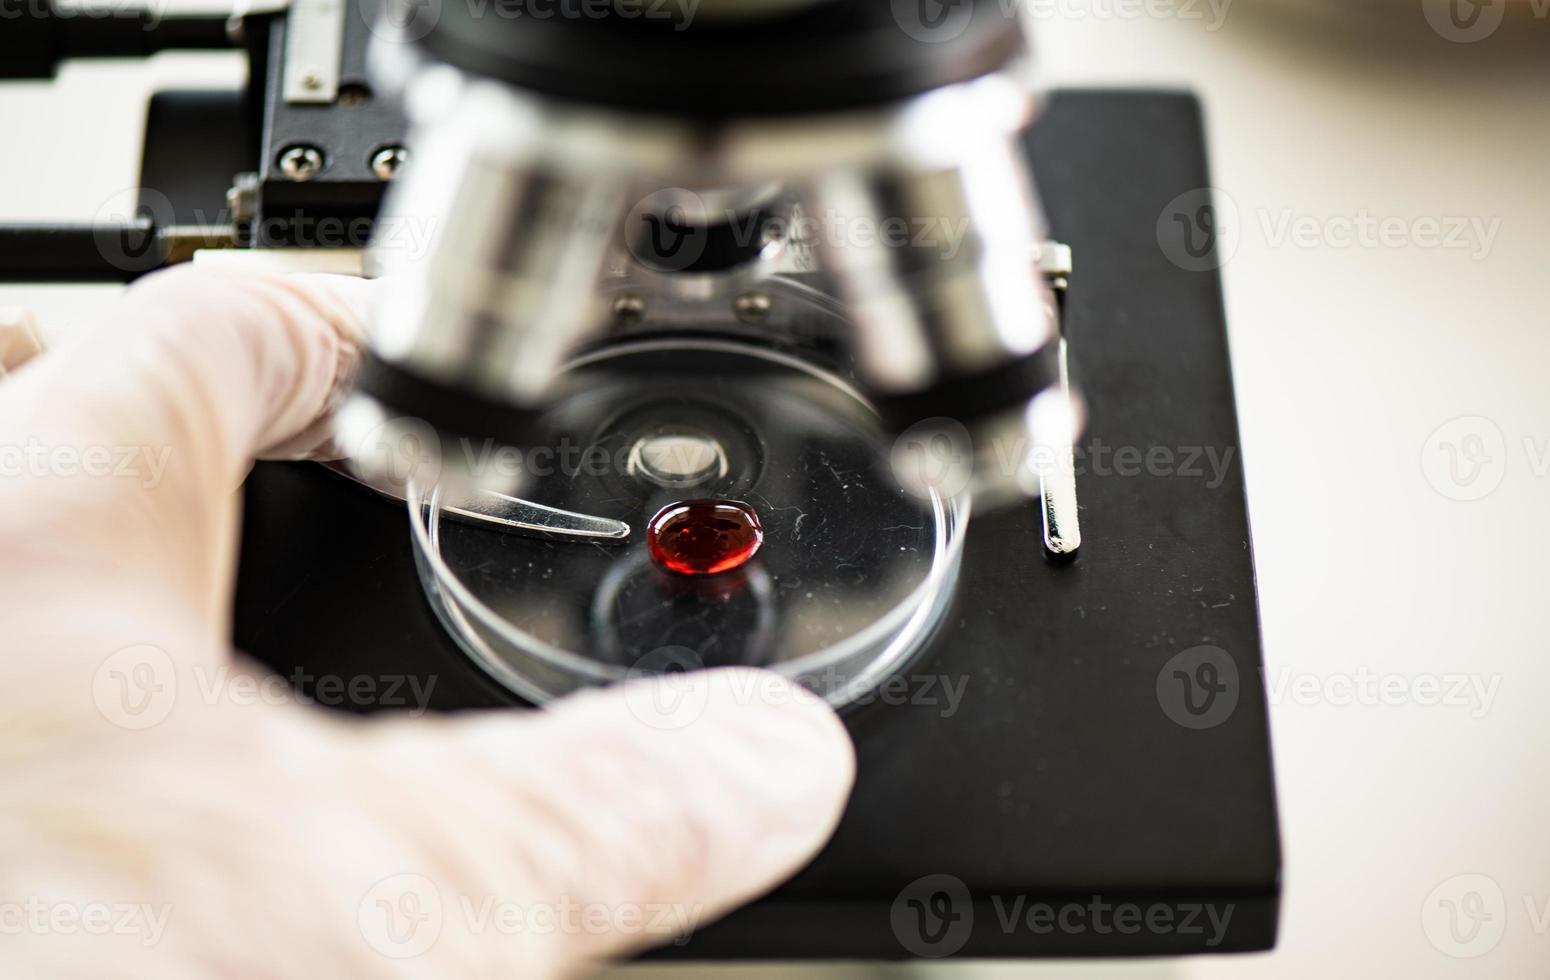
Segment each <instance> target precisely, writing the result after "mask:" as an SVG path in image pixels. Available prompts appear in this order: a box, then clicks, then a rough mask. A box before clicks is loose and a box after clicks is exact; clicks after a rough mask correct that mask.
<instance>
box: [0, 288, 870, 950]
mask: <svg viewBox="0 0 1550 980" xmlns="http://www.w3.org/2000/svg"><path fill="white" fill-rule="evenodd" d="M370 292H371V286H370V284H367V283H364V282H361V281H357V280H351V279H345V278H336V277H323V276H315V277H290V278H282V277H264V278H238V277H234V276H229V275H228V276H221V275H211V274H207V273H202V272H196V271H192V270H180V271H173V272H169V273H163V274H160V275H156V276H152V277H150V278H148V279H146V280H144V281H142V282H141V283H140V284H138V285H136V286H135V287H133V288H132V289H130V290H129V291H128V292H127V293H126V294H125V296H124V298H123V299H122V301H121V302H120V303H119V304H118V306H117V308H116V309H115V310H114V312H113V314H112V315H111V316H110V317H109V318H108V322H106V323H104V324H103V325H102V326H101V328H100V329H98V330H97V331H96V332H95V333H94V334H93V335H92V336H91V337H89V338H88V339H87V340H86V342H84V343H81V344H79V345H75V346H72V347H71V348H69V349H64V350H60V351H56V352H52V353H49V354H46V355H44V356H42V357H38V358H36V359H34V360H33V361H32V362H31V363H30V364H28V365H26V366H25V367H23V368H22V369H20V370H19V371H17V372H15V373H14V375H13V376H11V377H9V378H8V379H7V380H5V381H4V382H3V383H0V583H3V585H4V590H3V592H0V629H3V637H4V639H3V641H0V642H3V645H4V652H3V655H0V690H3V691H4V694H3V695H0V841H3V842H4V846H3V848H0V935H3V938H0V974H3V975H5V976H15V977H52V976H64V975H70V976H82V977H87V976H90V977H103V976H134V977H142V976H143V977H155V978H157V980H179V978H185V977H186V978H190V980H192V978H200V980H204V978H209V977H238V976H284V977H292V976H294V977H308V978H311V977H352V978H354V977H377V976H395V977H427V978H451V977H458V978H462V977H483V976H538V977H543V976H556V975H564V974H570V973H574V972H578V971H580V970H584V969H585V968H586V967H587V966H588V965H589V964H592V963H594V962H596V961H598V960H600V959H604V958H608V957H614V956H618V955H621V954H626V953H629V952H631V951H635V950H638V949H641V948H644V947H646V946H649V945H652V944H657V943H662V942H665V941H668V940H669V939H671V938H672V937H673V935H674V934H675V933H676V932H678V931H680V930H682V929H684V928H685V927H686V926H688V927H693V926H701V925H704V924H705V923H707V922H708V921H709V920H711V919H713V918H714V917H716V916H717V915H719V914H721V913H723V912H725V911H727V910H728V909H730V908H731V907H733V906H735V905H736V904H739V903H741V902H743V901H745V900H748V899H750V898H753V897H755V896H757V895H759V894H760V893H761V892H763V891H764V890H766V889H768V888H769V887H771V886H773V885H774V884H776V883H777V882H779V881H780V880H781V879H782V878H783V877H785V876H787V875H789V874H790V873H791V872H792V871H793V870H794V869H796V868H797V867H799V866H800V865H801V864H802V863H804V862H805V861H806V860H807V859H808V858H809V857H810V856H811V855H812V854H813V853H814V852H815V851H816V850H817V848H818V847H819V846H820V845H821V844H822V843H823V841H824V840H825V839H826V838H827V837H828V835H829V834H830V832H831V831H832V829H833V827H834V824H835V822H836V820H837V819H838V816H839V813H840V811H841V809H842V806H843V803H844V800H845V798H846V795H847V793H848V791H849V787H850V783H851V778H852V772H853V767H854V759H853V755H852V749H851V746H850V743H849V741H848V739H847V737H846V735H845V732H844V729H843V728H842V727H841V725H840V724H839V722H838V721H837V720H836V719H835V717H834V715H833V714H832V713H831V712H830V711H829V710H828V709H827V708H826V707H824V706H823V705H822V704H821V703H819V702H818V701H817V700H816V699H814V698H813V697H811V696H810V695H807V694H805V693H803V692H801V691H800V690H799V689H796V688H794V687H793V686H792V685H790V684H788V683H787V682H786V681H784V680H782V679H780V678H779V677H777V676H775V675H773V674H767V673H761V672H755V671H746V670H720V671H709V672H706V673H704V674H698V675H690V677H691V678H692V683H693V684H694V685H695V688H694V689H693V690H690V691H687V692H686V691H684V690H678V691H675V692H674V697H672V698H664V699H661V700H658V699H656V698H653V697H641V696H640V694H641V693H642V691H643V690H644V691H645V693H647V694H650V693H653V692H652V691H650V690H649V689H643V688H639V687H634V686H632V685H625V686H624V687H622V688H617V689H613V690H610V691H606V692H602V693H594V694H587V695H583V696H579V697H576V698H573V699H570V700H569V701H568V702H565V703H562V704H561V705H559V706H558V707H556V708H555V709H553V710H550V711H546V712H543V713H541V714H519V713H506V712H502V713H490V714H482V715H475V716H470V715H464V716H460V717H454V718H437V717H420V718H403V717H401V718H398V719H387V720H369V721H367V720H358V719H353V718H346V717H342V716H333V715H327V714H325V713H324V712H323V711H321V710H320V709H316V708H312V707H305V706H302V705H299V704H296V703H290V702H286V701H285V699H284V698H277V697H275V696H274V693H275V686H274V685H273V684H272V683H270V681H271V680H272V679H267V678H261V675H260V674H259V673H258V672H254V673H253V674H249V673H248V672H247V671H246V670H245V669H244V667H243V666H242V664H241V661H240V660H233V659H232V655H231V653H230V652H229V649H228V637H229V625H228V616H229V614H228V610H227V605H228V602H229V599H230V592H231V587H232V571H233V564H234V550H235V540H236V537H235V530H236V521H237V506H236V500H237V498H236V495H235V493H234V491H235V488H236V487H237V486H238V484H239V483H240V481H241V479H242V477H243V475H244V473H245V472H246V471H247V469H248V467H249V465H250V462H251V460H252V458H253V457H254V456H255V455H261V454H271V455H273V454H278V455H284V456H301V455H305V454H306V453H308V452H309V451H311V450H312V449H314V448H315V447H316V446H317V445H318V444H319V442H320V441H321V440H322V439H323V438H324V435H325V433H326V431H327V428H326V425H324V424H322V420H324V419H325V418H326V416H327V414H328V412H329V411H330V410H331V409H332V408H333V406H334V405H335V403H336V402H337V400H338V399H339V397H340V395H341V392H342V390H343V388H344V386H345V385H346V384H347V382H348V379H349V375H350V373H351V371H352V370H353V365H354V360H355V355H356V349H357V339H358V337H359V331H360V323H361V311H362V307H363V306H364V305H365V304H366V303H367V302H368V300H369V296H370ZM11 340H12V341H14V340H16V338H14V337H13V338H11ZM29 346H30V345H26V344H12V345H11V346H9V347H8V346H7V343H6V342H4V341H3V340H0V350H6V349H9V350H11V351H13V352H14V351H16V350H24V351H25V350H26V349H28V347H29ZM17 359H19V358H17V357H14V356H13V357H12V360H17ZM297 533H305V529H300V528H298V529H297ZM406 533H407V532H406ZM298 587H305V586H304V583H300V582H298ZM644 683H664V682H644ZM674 683H676V684H678V685H679V686H680V687H682V686H683V685H684V684H685V683H689V682H687V681H686V680H685V679H684V677H683V676H682V675H680V676H679V677H678V678H676V679H675V681H674ZM674 705H676V706H677V708H676V710H678V711H685V710H687V711H692V712H693V714H692V715H674V714H671V712H672V711H674V710H675V708H674ZM657 711H661V712H669V713H668V714H660V715H659V714H655V713H654V712H657Z"/></svg>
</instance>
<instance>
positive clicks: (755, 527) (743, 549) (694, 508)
mask: <svg viewBox="0 0 1550 980" xmlns="http://www.w3.org/2000/svg"><path fill="white" fill-rule="evenodd" d="M763 543H764V528H763V527H762V526H761V525H760V524H759V516H758V515H757V514H755V513H754V510H753V508H752V507H750V506H748V505H747V504H745V503H741V502H739V501H735V500H684V501H680V502H678V503H676V504H668V505H667V506H666V507H664V508H662V509H661V510H660V511H658V512H657V514H656V516H655V517H653V518H652V519H651V521H650V522H649V523H648V524H647V525H646V546H647V548H648V549H649V550H650V552H651V560H652V561H653V562H655V563H656V564H657V566H658V567H660V568H665V569H667V570H668V571H670V572H677V573H678V574H680V575H715V574H717V573H718V572H729V571H731V570H733V569H734V568H740V567H742V566H743V565H744V564H745V563H747V561H748V559H750V558H752V557H753V556H754V554H755V553H756V552H757V551H758V550H759V545H761V544H763Z"/></svg>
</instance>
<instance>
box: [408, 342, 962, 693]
mask: <svg viewBox="0 0 1550 980" xmlns="http://www.w3.org/2000/svg"><path fill="white" fill-rule="evenodd" d="M544 422H545V429H546V438H545V439H544V440H541V441H540V444H539V445H537V446H535V447H532V448H529V449H526V450H523V451H520V452H519V451H517V450H515V449H505V450H502V451H501V452H499V453H492V454H488V455H489V456H494V457H498V458H499V459H501V460H503V465H504V466H505V467H506V469H507V470H509V472H502V473H501V476H502V477H505V478H515V479H517V481H518V482H519V484H520V486H521V490H520V497H521V499H520V500H517V499H514V498H498V497H497V498H493V502H492V500H489V499H487V500H485V501H484V502H482V503H481V504H480V506H479V508H478V510H479V513H480V514H483V515H484V516H485V517H486V518H490V517H493V518H495V520H489V519H478V517H477V516H473V517H471V516H470V515H469V514H468V512H467V509H466V508H464V507H461V506H459V505H458V501H457V500H456V499H455V498H456V494H455V492H453V491H449V490H447V489H446V488H445V487H444V486H441V485H437V486H434V487H431V488H428V489H427V488H412V489H411V491H410V493H409V495H408V496H409V512H410V523H411V528H412V532H413V537H414V543H415V553H416V560H417V563H418V566H419V572H420V577H421V581H422V583H423V584H424V587H425V591H426V594H427V596H428V598H429V599H430V602H431V605H432V606H433V608H434V609H435V610H436V613H437V615H438V616H439V617H440V619H441V621H442V623H443V625H444V626H445V627H446V628H447V630H448V631H449V632H450V633H451V635H452V636H453V637H454V638H455V639H456V641H457V642H458V644H459V645H460V646H461V647H462V648H463V649H464V650H465V651H466V652H467V653H468V654H469V655H470V656H471V657H472V658H473V659H474V660H475V661H476V662H477V663H478V664H479V665H480V666H481V667H482V668H483V669H484V670H485V671H487V672H488V673H489V674H490V675H491V676H493V677H494V678H495V679H496V680H498V681H499V682H500V683H502V684H503V685H505V686H506V687H507V688H509V689H510V690H511V691H513V692H514V693H516V694H517V695H519V696H521V697H522V698H525V699H527V700H529V701H531V702H534V703H538V704H542V703H544V702H546V701H549V700H551V699H553V698H557V697H561V696H564V695H566V694H569V693H571V692H573V691H576V690H578V689H580V688H584V687H590V686H598V685H605V684H611V683H615V682H619V681H624V680H629V679H632V678H634V677H639V676H643V675H652V674H660V673H667V672H671V671H676V670H694V669H701V668H710V667H720V666H734V665H737V666H751V667H762V668H767V669H770V670H774V671H777V672H779V673H781V674H784V675H786V676H787V677H790V678H792V679H794V680H796V681H797V682H798V683H801V684H802V685H804V686H805V687H807V688H808V689H809V690H811V691H813V692H814V693H816V694H818V695H819V696H821V697H823V698H824V699H825V700H827V701H829V702H830V703H831V704H834V705H836V706H843V705H845V704H847V703H850V702H852V701H855V700H857V699H859V698H861V697H862V696H864V695H865V694H866V693H868V692H869V691H871V690H872V689H873V688H875V687H876V686H877V685H878V684H879V683H881V682H882V681H884V680H886V679H887V678H888V677H889V676H891V675H893V674H894V673H896V672H898V671H899V670H901V669H903V668H904V667H906V666H907V665H908V664H909V663H910V662H911V660H912V659H913V658H914V657H915V656H916V655H917V654H919V653H920V652H921V651H922V650H923V648H924V647H925V645H926V643H927V641H928V640H929V639H930V637H931V635H932V633H933V631H934V629H935V628H936V626H937V625H938V623H939V622H940V620H941V618H942V616H943V614H944V613H945V611H946V609H947V606H948V603H949V600H950V599H951V596H952V591H953V587H954V585H955V583H956V579H957V571H958V565H959V556H960V554H961V552H962V547H963V544H962V541H963V532H964V529H965V526H966V523H967V520H968V509H969V505H968V501H967V499H966V497H958V498H953V499H947V498H944V497H941V496H936V495H932V496H928V497H921V496H917V495H914V494H911V493H908V492H906V491H905V490H904V489H903V488H902V487H901V486H900V485H899V483H898V481H897V480H896V478H895V477H894V475H893V471H892V469H891V464H890V456H889V450H890V446H891V444H890V441H889V440H888V439H887V437H886V436H884V435H883V433H882V431H881V429H880V427H879V425H878V423H877V416H876V413H875V412H874V411H873V410H872V408H871V407H870V405H869V404H868V403H867V402H866V400H865V399H864V397H863V396H862V395H861V394H860V393H859V392H857V391H856V390H855V389H854V388H853V387H852V386H851V385H849V384H848V383H846V382H845V381H844V380H843V379H841V378H839V377H838V376H836V375H833V374H831V373H828V372H826V371H824V370H822V369H820V368H818V367H816V366H814V365H812V364H810V363H808V362H807V361H805V360H803V359H801V358H798V357H794V356H791V355H789V354H785V353H783V352H779V351H775V350H771V349H767V348H763V347H759V346H754V345H751V344H745V343H742V342H740V341H735V340H723V339H709V338H673V339H650V340H636V341H630V342H626V343H620V344H616V345H613V346H610V347H607V348H604V349H602V350H599V351H597V352H594V353H590V354H587V355H585V356H583V357H580V358H578V359H576V360H575V361H573V362H571V363H570V364H569V365H568V366H567V368H566V370H565V372H564V374H563V376H562V378H561V379H559V381H558V383H557V392H556V396H555V398H554V400H553V402H552V407H551V408H550V409H549V411H548V412H547V413H546V415H545V419H544ZM453 451H462V452H468V453H470V454H471V455H470V459H476V458H477V457H478V456H479V454H480V453H481V451H482V450H481V448H480V447H470V446H464V447H462V448H461V449H459V450H453ZM705 499H712V500H720V501H731V502H735V503H738V504H743V505H747V507H749V508H751V509H752V510H753V511H754V513H755V514H757V516H758V520H759V522H760V524H761V525H762V529H763V542H762V544H761V545H760V547H759V549H758V551H757V552H756V553H755V554H754V555H753V557H752V558H751V559H749V560H748V561H747V562H746V563H745V564H742V565H740V566H739V567H737V568H735V569H733V570H730V571H722V572H719V573H716V574H712V575H703V576H691V575H682V574H678V573H675V572H673V571H670V570H669V569H667V568H665V567H661V566H659V565H658V564H656V563H655V562H654V561H653V559H652V555H651V550H650V549H649V548H648V546H647V541H646V537H647V533H646V529H647V523H648V521H649V520H650V519H651V517H652V516H653V515H655V514H658V513H659V512H661V511H662V510H663V509H664V508H666V507H669V506H671V505H673V504H675V503H680V502H683V501H686V500H705ZM534 504H536V505H540V506H541V507H544V508H551V509H552V510H551V511H549V512H550V513H555V512H558V513H561V514H580V515H588V516H589V517H591V518H595V519H602V520H603V521H605V522H607V521H616V522H621V524H622V525H627V526H628V535H627V536H625V537H623V538H622V539H618V540H615V539H604V538H601V537H599V536H595V535H591V536H589V535H549V534H538V535H535V534H532V533H524V532H516V531H513V530H512V529H511V528H510V527H508V526H506V525H503V524H500V523H498V521H499V520H501V519H502V518H507V517H510V518H513V519H524V518H525V517H527V516H530V514H531V511H530V509H529V508H530V505H534ZM503 507H504V508H508V509H509V513H503Z"/></svg>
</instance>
